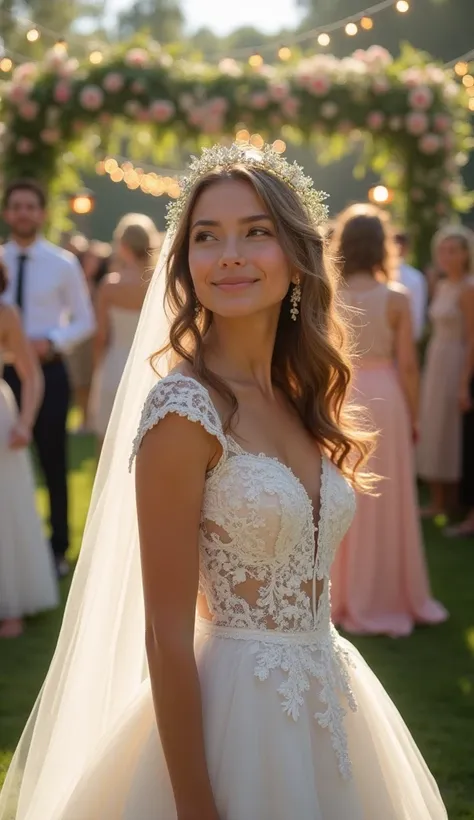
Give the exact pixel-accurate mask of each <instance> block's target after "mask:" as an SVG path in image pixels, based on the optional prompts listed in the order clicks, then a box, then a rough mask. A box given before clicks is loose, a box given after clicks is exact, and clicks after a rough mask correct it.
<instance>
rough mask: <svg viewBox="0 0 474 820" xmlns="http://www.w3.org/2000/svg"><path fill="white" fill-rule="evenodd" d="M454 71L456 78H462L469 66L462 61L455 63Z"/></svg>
mask: <svg viewBox="0 0 474 820" xmlns="http://www.w3.org/2000/svg"><path fill="white" fill-rule="evenodd" d="M454 70H455V72H456V74H457V75H458V77H464V75H465V74H467V72H468V71H469V66H468V64H467V63H464V62H463V61H462V60H460V61H459V63H456V65H455V66H454Z"/></svg>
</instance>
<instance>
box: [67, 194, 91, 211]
mask: <svg viewBox="0 0 474 820" xmlns="http://www.w3.org/2000/svg"><path fill="white" fill-rule="evenodd" d="M71 208H72V210H73V212H74V213H75V214H81V215H85V214H90V213H91V211H93V209H94V197H93V196H92V195H91V194H77V196H74V197H73V198H72V200H71Z"/></svg>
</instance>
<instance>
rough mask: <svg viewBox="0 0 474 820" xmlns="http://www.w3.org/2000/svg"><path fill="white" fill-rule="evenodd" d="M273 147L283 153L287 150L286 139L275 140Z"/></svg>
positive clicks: (277, 151)
mask: <svg viewBox="0 0 474 820" xmlns="http://www.w3.org/2000/svg"><path fill="white" fill-rule="evenodd" d="M272 148H273V150H274V151H276V153H277V154H283V152H284V151H286V142H285V141H284V140H275V142H274V143H273V144H272Z"/></svg>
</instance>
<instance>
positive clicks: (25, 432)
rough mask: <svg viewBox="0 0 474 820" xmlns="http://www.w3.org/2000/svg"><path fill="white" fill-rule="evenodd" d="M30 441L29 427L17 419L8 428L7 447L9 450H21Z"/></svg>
mask: <svg viewBox="0 0 474 820" xmlns="http://www.w3.org/2000/svg"><path fill="white" fill-rule="evenodd" d="M30 441H31V429H30V428H29V427H27V426H26V424H24V423H23V422H22V421H17V422H15V424H14V425H13V427H12V429H11V430H10V435H9V437H8V447H9V449H10V450H22V449H23V448H24V447H28V445H29V443H30Z"/></svg>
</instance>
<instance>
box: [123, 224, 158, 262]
mask: <svg viewBox="0 0 474 820" xmlns="http://www.w3.org/2000/svg"><path fill="white" fill-rule="evenodd" d="M114 241H115V243H117V244H118V243H122V244H123V245H125V246H126V247H127V248H128V249H129V250H130V251H131V252H132V253H133V255H134V257H135V259H136V260H137V261H138V262H143V263H145V262H149V263H150V267H151V268H153V267H154V265H155V262H156V258H157V255H158V251H159V249H160V245H161V236H160V233H159V231H158V228H157V227H156V225H155V223H154V222H153V220H152V219H150V217H149V216H146V214H134V213H130V214H125V216H123V217H122V219H121V220H120V221H119V223H118V225H117V227H116V228H115V231H114Z"/></svg>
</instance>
